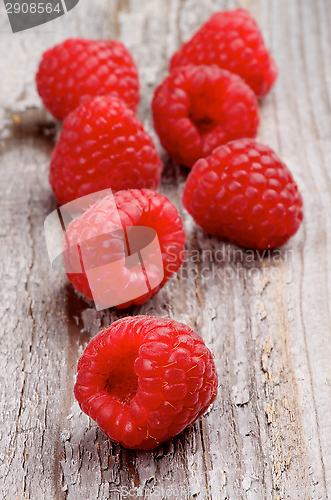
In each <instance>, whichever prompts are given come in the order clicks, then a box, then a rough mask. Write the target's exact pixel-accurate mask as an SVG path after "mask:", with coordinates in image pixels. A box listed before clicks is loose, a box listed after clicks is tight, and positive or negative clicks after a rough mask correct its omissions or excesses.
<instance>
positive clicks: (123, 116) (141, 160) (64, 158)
mask: <svg viewBox="0 0 331 500" xmlns="http://www.w3.org/2000/svg"><path fill="white" fill-rule="evenodd" d="M161 170H162V163H161V160H160V158H159V156H158V154H157V152H156V149H155V147H154V144H153V141H152V139H151V137H150V136H149V135H148V134H147V133H146V132H145V131H144V129H143V126H142V123H141V122H140V121H139V120H138V119H137V118H136V117H135V115H134V113H133V112H132V111H131V110H129V109H128V108H127V107H126V105H125V104H124V103H123V102H122V101H120V100H119V99H117V98H114V97H109V96H97V97H94V98H92V99H90V100H89V101H87V102H85V103H83V104H81V105H80V106H79V107H78V108H77V109H75V111H73V112H72V113H70V114H69V115H68V116H67V117H66V119H65V120H64V123H63V130H62V132H61V135H60V139H59V141H58V143H57V145H56V147H55V149H54V151H53V154H52V159H51V165H50V175H49V180H50V183H51V186H52V188H53V191H54V194H55V196H56V198H57V200H58V202H59V203H61V204H64V203H68V202H69V201H72V200H74V199H75V198H79V197H82V196H85V195H87V194H90V193H93V192H96V191H100V190H103V189H106V188H111V189H112V190H114V191H118V190H120V189H128V188H137V189H142V188H151V189H156V188H157V187H158V185H159V183H160V176H161Z"/></svg>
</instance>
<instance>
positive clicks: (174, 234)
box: [64, 189, 185, 309]
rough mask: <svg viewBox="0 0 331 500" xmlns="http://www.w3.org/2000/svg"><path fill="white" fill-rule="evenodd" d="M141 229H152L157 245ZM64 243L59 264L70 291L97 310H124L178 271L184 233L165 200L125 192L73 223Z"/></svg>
mask: <svg viewBox="0 0 331 500" xmlns="http://www.w3.org/2000/svg"><path fill="white" fill-rule="evenodd" d="M142 228H151V229H153V230H154V231H155V232H156V235H157V239H158V241H157V240H156V242H155V240H153V237H154V234H155V233H154V231H151V230H148V229H147V230H146V229H142ZM151 233H153V234H152V236H151ZM152 240H153V241H152ZM66 241H67V242H68V247H69V249H68V250H67V251H65V252H64V263H65V268H66V271H67V276H68V278H69V280H70V281H71V282H72V283H73V285H74V287H75V288H76V289H77V290H78V291H80V292H82V293H84V295H85V296H86V297H88V298H89V299H92V300H94V301H95V302H96V305H98V304H99V305H101V306H103V307H99V309H102V308H106V307H112V306H117V307H118V308H125V307H129V306H131V305H132V304H134V305H140V304H143V303H144V302H146V301H147V300H148V299H149V298H150V297H152V296H153V295H155V294H156V293H157V292H158V291H159V289H160V288H161V287H162V286H163V285H164V284H165V283H166V282H167V281H168V280H169V279H170V278H171V276H172V275H173V273H175V272H176V271H177V270H178V269H179V267H180V266H181V264H182V262H183V258H184V245H185V232H184V230H183V224H182V220H181V218H180V216H179V214H178V211H177V209H176V207H175V206H174V205H173V204H172V203H171V202H170V201H169V200H168V198H166V197H165V196H163V195H162V194H157V193H156V192H155V191H151V190H149V189H142V190H140V191H139V190H136V189H131V190H127V191H118V192H117V193H115V195H114V198H113V197H112V195H108V196H106V197H104V198H103V199H101V200H100V201H98V202H96V203H95V204H94V205H92V206H91V207H90V208H89V209H88V210H87V211H86V212H84V213H83V215H81V216H80V217H77V218H76V219H74V220H73V221H72V222H71V223H70V225H69V227H68V230H67V233H66ZM77 245H78V248H79V257H78V253H77V250H76V249H77ZM130 252H131V253H130ZM139 252H140V257H139V258H138V256H139V255H138V254H139ZM141 261H142V262H141ZM142 269H143V270H142ZM77 270H78V272H76V271H77ZM146 276H147V278H146ZM147 283H148V284H147Z"/></svg>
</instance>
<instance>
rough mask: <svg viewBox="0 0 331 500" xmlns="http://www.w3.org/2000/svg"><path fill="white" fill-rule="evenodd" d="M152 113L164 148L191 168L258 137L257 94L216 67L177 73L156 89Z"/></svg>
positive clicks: (204, 67) (198, 68) (239, 79)
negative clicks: (227, 147)
mask: <svg viewBox="0 0 331 500" xmlns="http://www.w3.org/2000/svg"><path fill="white" fill-rule="evenodd" d="M152 110H153V118H154V127H155V130H156V132H157V134H158V135H159V137H160V141H161V144H162V146H163V147H164V149H165V150H166V151H167V152H168V153H169V154H170V156H172V157H173V158H174V159H175V160H176V161H177V162H178V163H180V164H183V165H186V166H188V167H191V166H192V165H193V164H194V163H195V162H196V161H197V160H198V159H199V158H202V157H205V156H208V155H209V154H211V152H212V151H213V149H215V148H216V147H217V146H220V145H221V144H225V143H226V142H228V141H230V140H233V139H238V138H240V137H255V136H256V133H257V127H258V124H259V116H258V109H257V101H256V97H255V94H254V92H253V91H252V90H251V89H250V88H249V87H248V85H246V84H245V82H244V81H243V80H242V79H241V78H240V77H239V76H237V75H234V74H233V73H230V72H229V71H226V70H224V69H220V68H217V67H216V66H205V65H202V66H193V65H191V66H185V67H182V68H176V69H174V70H173V71H172V72H171V73H170V75H169V76H168V77H167V78H166V79H165V80H164V81H163V83H161V85H160V86H159V87H158V88H157V89H156V91H155V95H154V99H153V102H152Z"/></svg>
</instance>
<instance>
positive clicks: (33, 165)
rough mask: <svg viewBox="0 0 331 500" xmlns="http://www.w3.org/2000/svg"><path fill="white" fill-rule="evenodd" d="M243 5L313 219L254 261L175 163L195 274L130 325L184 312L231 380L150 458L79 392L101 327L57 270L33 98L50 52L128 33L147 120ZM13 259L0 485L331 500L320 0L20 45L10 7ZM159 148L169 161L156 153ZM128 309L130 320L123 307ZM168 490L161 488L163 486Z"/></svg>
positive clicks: (47, 138) (286, 150) (178, 17)
mask: <svg viewBox="0 0 331 500" xmlns="http://www.w3.org/2000/svg"><path fill="white" fill-rule="evenodd" d="M238 5H241V6H244V7H247V8H249V9H250V10H251V12H252V13H253V15H254V16H255V17H256V19H257V20H258V22H259V24H260V26H261V29H262V31H263V33H264V35H265V38H266V40H267V43H268V45H269V47H270V48H271V50H272V51H273V53H274V56H275V58H276V60H277V62H278V65H279V68H280V77H279V81H278V83H277V85H276V86H275V88H274V89H273V91H272V93H271V94H270V95H269V96H268V97H267V98H266V99H264V100H263V102H262V103H261V104H260V113H261V127H260V131H259V138H260V140H261V141H262V142H265V143H267V144H269V145H270V146H271V147H273V148H274V149H275V150H276V151H277V152H278V153H279V154H280V156H281V157H282V158H283V159H284V161H285V162H286V163H287V164H288V166H289V167H290V168H291V169H292V171H293V172H294V175H295V177H296V179H297V181H298V184H299V187H300V189H301V190H302V192H303V196H304V201H305V221H304V224H303V227H302V229H300V231H299V233H298V234H297V235H296V236H295V237H294V238H293V239H292V240H291V241H290V242H289V243H288V244H287V245H286V246H285V247H284V248H283V249H282V251H281V253H278V252H277V251H274V252H272V253H270V254H267V255H265V256H264V259H262V260H259V259H258V258H256V257H255V260H253V259H252V255H251V254H250V253H244V252H242V251H241V250H240V249H238V248H237V247H234V246H232V245H228V244H227V243H225V242H220V241H218V240H216V239H215V238H209V237H207V236H206V235H205V234H204V233H203V231H201V230H200V229H199V228H197V227H196V226H195V225H194V224H193V222H192V219H191V218H190V217H189V216H188V214H186V213H185V211H184V210H183V209H182V207H181V202H180V198H181V192H182V188H183V184H184V182H185V178H186V175H187V170H185V169H183V168H179V167H178V166H176V165H175V164H174V163H173V162H171V161H170V160H169V159H168V158H167V156H166V155H165V154H164V153H163V152H162V158H163V159H164V161H165V171H164V175H163V182H162V186H161V191H162V192H163V193H165V194H166V195H167V196H169V198H170V199H171V200H172V201H173V202H174V203H175V204H176V205H177V207H178V208H179V210H180V211H181V213H182V215H183V218H184V222H185V229H186V231H187V235H188V241H187V256H186V262H185V265H184V266H183V269H182V270H181V271H180V272H179V273H178V275H177V277H176V278H174V279H173V280H172V281H171V282H170V283H169V284H168V285H167V286H166V287H165V288H164V289H163V290H162V291H160V292H159V294H158V295H157V296H156V297H155V298H153V299H152V300H151V301H150V302H149V303H147V304H145V305H143V306H142V307H140V308H134V309H132V310H131V311H130V314H136V313H143V314H144V313H146V314H152V315H160V316H170V317H175V318H177V319H178V320H180V321H184V322H186V323H188V324H190V325H191V326H192V327H193V328H194V329H195V330H196V331H198V332H199V333H200V334H201V335H202V336H203V338H204V339H205V341H206V343H207V344H208V345H209V346H210V347H211V349H212V350H213V352H214V355H215V362H216V365H217V369H218V373H219V376H220V381H221V386H220V389H219V397H218V398H217V401H216V402H215V404H214V405H213V408H212V409H211V410H210V411H209V412H208V414H207V415H206V416H204V417H202V419H201V420H200V421H199V422H197V423H195V424H193V425H192V426H191V427H190V428H189V429H187V430H186V431H185V432H184V433H183V434H182V435H181V436H179V437H178V438H175V439H173V440H172V441H171V442H169V443H166V444H164V445H163V446H161V447H159V448H158V449H157V450H155V451H153V452H132V451H128V450H124V449H122V448H120V447H119V446H115V445H113V444H111V443H110V442H109V441H108V440H107V439H106V438H105V437H104V436H103V435H102V433H101V432H100V431H99V429H98V428H97V427H96V426H95V425H94V423H93V422H91V421H89V420H88V418H87V417H86V416H85V415H84V414H82V413H81V412H80V410H79V407H78V405H77V403H76V402H75V400H74V398H73V392H72V389H73V384H74V380H75V364H76V362H77V360H78V357H79V356H80V354H81V353H82V351H83V349H84V347H85V345H86V344H87V342H88V340H89V339H90V337H91V336H93V335H94V334H95V333H96V332H97V331H98V329H99V328H100V327H101V326H105V325H108V324H110V322H112V321H113V320H115V319H117V317H118V316H117V314H116V313H115V312H111V311H101V312H100V313H96V312H95V311H94V310H93V308H91V307H90V306H89V305H88V304H87V303H85V302H84V301H82V299H81V298H80V297H79V296H78V295H77V294H76V293H75V292H74V290H73V288H72V287H71V285H69V284H68V283H67V281H66V279H65V278H64V277H63V276H60V275H57V274H56V273H55V272H54V271H52V269H51V267H50V265H49V262H48V258H47V254H46V248H45V243H44V236H43V220H44V218H45V217H46V216H47V215H48V213H50V212H51V211H52V210H53V209H54V208H55V206H56V204H55V201H54V198H53V196H52V194H51V190H50V188H49V186H48V181H47V170H48V163H49V156H50V153H51V150H52V148H53V146H54V141H55V137H54V134H55V132H56V130H57V129H58V125H56V126H55V125H54V124H53V121H52V119H51V118H50V117H49V116H48V115H47V114H46V113H45V112H44V111H43V110H42V106H41V103H40V101H39V99H38V97H37V94H36V91H35V88H34V80H33V79H34V73H35V70H36V68H37V64H38V60H39V57H40V55H41V52H42V51H43V50H45V49H46V48H47V47H50V46H52V45H53V44H54V43H56V42H58V41H60V40H63V39H64V38H67V37H69V36H86V37H98V36H102V37H110V38H111V37H120V38H121V39H122V40H123V41H124V43H125V44H126V45H127V46H128V48H129V49H130V50H131V51H132V53H133V55H134V57H135V59H136V61H137V63H138V66H139V72H140V79H141V94H142V99H141V105H140V109H139V114H140V117H141V118H142V120H143V121H144V124H145V126H146V129H147V130H149V131H150V133H152V135H153V137H154V138H155V140H156V142H158V141H157V139H156V137H155V134H154V132H153V130H152V123H151V116H150V101H151V98H152V95H153V90H154V88H155V85H156V84H157V83H159V82H160V81H161V80H162V78H163V76H164V75H165V74H166V72H167V64H168V63H167V61H168V59H169V57H170V55H171V54H172V53H173V51H174V50H175V49H176V47H178V46H179V44H180V43H182V42H183V41H185V40H186V39H188V38H189V36H190V35H191V34H192V33H193V32H194V30H195V29H196V28H197V27H198V26H199V25H200V23H201V22H202V21H203V20H205V19H207V18H208V17H209V15H210V14H211V12H213V11H216V10H220V9H224V8H233V7H236V6H238ZM0 14H1V17H0V36H1V63H0V64H1V69H2V71H1V74H2V75H4V76H3V78H2V83H3V88H2V94H1V96H0V106H1V112H0V140H1V144H0V147H1V159H0V168H1V176H0V193H1V199H0V203H1V211H0V221H1V222H0V251H1V256H2V259H1V268H0V269H1V278H2V279H1V285H2V290H3V292H2V301H1V303H0V318H1V319H0V325H1V331H0V334H1V350H0V356H1V363H0V377H1V379H0V380H1V383H0V384H1V385H0V386H1V392H0V398H1V403H2V412H1V414H0V432H1V441H0V491H1V493H2V495H3V497H4V498H8V499H13V498H22V499H25V498H26V499H29V498H31V499H39V498H40V499H42V498H49V499H55V500H58V499H67V500H76V499H78V498H79V499H82V500H84V499H90V498H98V499H106V498H114V499H116V498H120V492H122V498H123V497H124V498H125V496H124V495H125V490H124V489H123V488H124V487H127V488H129V489H130V488H131V494H132V495H131V497H132V498H146V499H147V498H166V499H168V498H169V499H171V498H176V493H178V495H177V498H181V499H183V500H184V499H185V500H186V499H192V498H194V499H199V500H205V499H226V498H229V499H235V500H237V499H252V500H255V499H266V500H269V499H270V498H273V499H292V498H302V499H310V498H312V499H326V498H328V495H329V494H330V490H331V488H330V475H331V463H330V460H331V458H330V451H329V450H330V449H331V446H330V445H331V442H330V441H331V433H330V426H331V418H330V417H331V415H330V414H331V403H330V380H331V373H330V363H329V359H330V348H329V336H330V312H329V311H330V301H331V296H330V288H329V276H330V265H331V264H330V262H329V259H328V250H329V249H330V234H331V233H330V225H331V222H330V217H331V216H330V213H331V211H330V208H331V195H330V193H331V191H330V174H329V172H328V160H329V159H330V148H331V146H330V144H331V143H330V141H329V137H330V131H331V118H330V116H331V115H330V109H331V105H330V99H331V98H330V94H331V88H330V80H331V68H330V65H331V63H330V59H329V43H330V23H329V21H330V16H331V13H330V11H329V7H328V3H327V2H326V1H323V0H316V1H315V2H310V1H309V0H293V2H287V1H286V0H268V1H263V0H241V1H238V2H235V1H226V0H218V1H212V0H206V1H205V2H199V1H198V0H169V2H162V1H161V0H154V1H152V0H144V1H141V2H138V1H137V0H117V1H116V0H112V1H106V0H97V1H95V2H93V3H92V2H86V1H85V2H84V1H83V0H82V1H81V2H80V3H79V5H78V6H77V7H76V8H75V9H74V10H72V11H71V12H70V13H69V14H67V15H66V16H64V17H63V18H60V19H58V20H56V21H54V22H53V23H52V24H50V25H45V26H44V27H39V28H37V29H35V30H33V32H32V31H31V32H26V33H24V32H23V33H18V34H15V35H12V34H11V33H10V31H9V29H8V23H6V19H5V13H4V9H3V5H2V4H1V6H0ZM160 151H161V150H160ZM123 314H125V313H123ZM162 489H163V490H168V491H167V492H165V493H164V494H163V496H162V495H161V490H162Z"/></svg>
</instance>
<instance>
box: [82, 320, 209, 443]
mask: <svg viewBox="0 0 331 500" xmlns="http://www.w3.org/2000/svg"><path fill="white" fill-rule="evenodd" d="M217 385H218V378H217V373H216V369H215V365H214V361H213V357H212V355H211V352H210V351H209V349H208V348H207V347H206V345H205V343H204V341H203V340H202V338H201V337H200V336H199V335H197V334H196V333H194V332H193V331H192V329H191V328H189V327H188V326H186V325H184V324H183V323H178V322H177V321H174V320H171V319H165V318H156V317H149V316H136V317H129V318H124V319H120V320H118V321H116V322H115V323H113V324H112V325H111V326H109V327H108V328H107V329H105V330H101V332H99V333H98V334H97V335H96V336H95V337H94V338H93V339H92V340H91V342H90V343H89V344H88V346H87V347H86V349H85V351H84V353H83V355H82V357H81V358H80V360H79V362H78V368H77V381H76V384H75V388H74V391H75V397H76V399H77V401H78V403H79V406H80V408H81V409H82V411H83V412H85V413H86V414H87V415H89V416H90V417H91V418H92V419H93V420H95V421H96V422H97V424H98V425H99V427H100V428H101V430H102V431H103V432H104V434H106V436H108V437H109V438H110V439H111V440H112V441H115V442H119V443H121V444H122V445H123V446H124V447H125V448H132V449H142V450H150V449H152V448H155V447H156V446H158V444H159V443H161V442H164V441H167V440H168V439H170V438H171V437H173V436H176V435H177V434H179V433H180V432H181V431H182V430H183V429H185V427H187V426H188V425H189V424H191V423H192V422H194V421H195V420H196V419H197V418H199V417H200V416H201V415H203V413H205V411H206V410H207V408H208V406H209V405H210V404H211V403H212V402H213V401H214V400H215V398H216V393H217Z"/></svg>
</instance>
